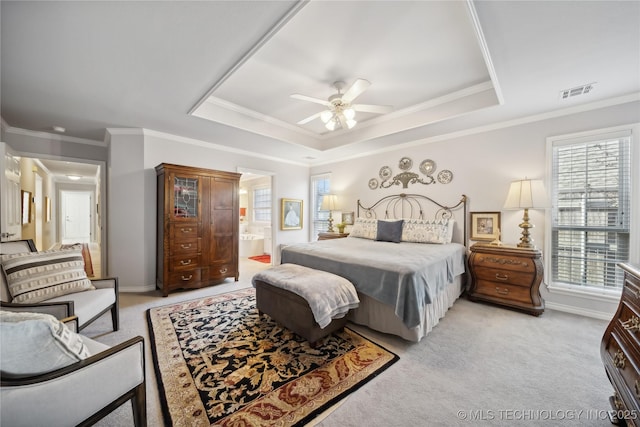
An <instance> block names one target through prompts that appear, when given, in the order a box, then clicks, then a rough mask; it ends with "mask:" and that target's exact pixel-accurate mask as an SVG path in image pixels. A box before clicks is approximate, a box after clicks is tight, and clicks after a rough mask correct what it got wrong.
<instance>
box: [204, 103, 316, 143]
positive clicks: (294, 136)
mask: <svg viewBox="0 0 640 427" xmlns="http://www.w3.org/2000/svg"><path fill="white" fill-rule="evenodd" d="M256 114H259V113H256ZM193 115H194V116H195V117H200V118H202V119H205V120H211V121H214V122H217V123H222V124H225V125H228V126H232V127H235V128H238V129H243V130H246V131H248V132H252V133H255V134H258V135H262V136H267V137H269V138H275V139H278V140H280V141H286V142H289V143H292V144H296V145H302V146H304V147H309V148H314V149H316V150H320V149H321V141H320V140H319V138H317V137H315V136H314V135H305V134H303V133H300V129H296V130H295V131H292V130H290V129H288V128H284V127H282V126H280V125H276V124H274V123H273V121H275V120H276V119H274V118H271V119H272V122H267V121H264V120H257V119H256V118H255V117H254V116H247V115H245V114H242V113H240V112H238V111H233V110H229V109H227V108H225V107H223V106H222V105H218V104H217V103H215V102H205V103H204V104H202V105H201V106H200V107H199V108H198V110H197V111H195V112H194V113H193Z"/></svg>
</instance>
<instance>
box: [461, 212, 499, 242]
mask: <svg viewBox="0 0 640 427" xmlns="http://www.w3.org/2000/svg"><path fill="white" fill-rule="evenodd" d="M469 215H471V221H470V222H471V236H470V237H469V238H470V239H471V240H480V241H483V240H487V241H491V240H497V239H499V238H500V212H471V213H470V214H469Z"/></svg>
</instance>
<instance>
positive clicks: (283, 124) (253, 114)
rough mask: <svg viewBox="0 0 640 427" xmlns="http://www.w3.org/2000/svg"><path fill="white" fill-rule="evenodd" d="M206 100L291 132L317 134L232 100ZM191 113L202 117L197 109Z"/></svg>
mask: <svg viewBox="0 0 640 427" xmlns="http://www.w3.org/2000/svg"><path fill="white" fill-rule="evenodd" d="M206 102H207V103H211V104H213V105H217V106H219V107H222V108H225V109H227V110H229V111H233V112H235V113H238V114H244V115H246V116H249V117H251V118H253V119H258V120H262V121H265V122H267V123H271V124H273V125H276V126H281V127H283V128H286V129H288V130H290V131H292V132H299V133H301V134H302V135H307V136H310V137H314V138H315V137H317V134H316V133H315V132H311V131H310V130H307V129H304V128H302V127H300V126H297V125H292V124H291V123H288V122H285V121H283V120H278V119H276V118H275V117H272V116H269V115H267V114H263V113H260V112H258V111H255V110H251V109H249V108H245V107H243V106H241V105H238V104H234V103H233V102H229V101H226V100H224V99H222V98H218V97H216V96H210V97H209V99H207V101H206ZM193 115H194V116H198V117H202V116H199V115H198V111H195V112H194V114H193ZM204 118H208V117H204Z"/></svg>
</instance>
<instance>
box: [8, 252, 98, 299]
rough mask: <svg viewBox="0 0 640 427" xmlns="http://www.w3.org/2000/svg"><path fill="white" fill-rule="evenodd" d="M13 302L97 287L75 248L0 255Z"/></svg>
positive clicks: (46, 297)
mask: <svg viewBox="0 0 640 427" xmlns="http://www.w3.org/2000/svg"><path fill="white" fill-rule="evenodd" d="M0 261H1V262H2V270H3V271H4V274H5V277H6V280H7V285H8V287H9V293H10V294H11V297H12V298H13V299H12V302H15V303H35V302H41V301H45V300H48V299H50V298H54V297H57V296H61V295H67V294H70V293H75V292H80V291H86V290H90V289H95V288H94V287H93V285H92V284H91V281H90V280H89V279H87V274H86V273H85V270H84V260H83V258H82V251H81V250H76V249H71V250H69V249H67V250H51V251H43V252H28V253H19V254H9V255H2V256H0Z"/></svg>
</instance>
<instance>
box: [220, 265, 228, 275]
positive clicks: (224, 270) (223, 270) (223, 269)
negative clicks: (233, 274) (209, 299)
mask: <svg viewBox="0 0 640 427" xmlns="http://www.w3.org/2000/svg"><path fill="white" fill-rule="evenodd" d="M227 271H229V270H228V269H227V268H226V267H225V268H221V269H220V273H222V274H224V273H226V272H227Z"/></svg>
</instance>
